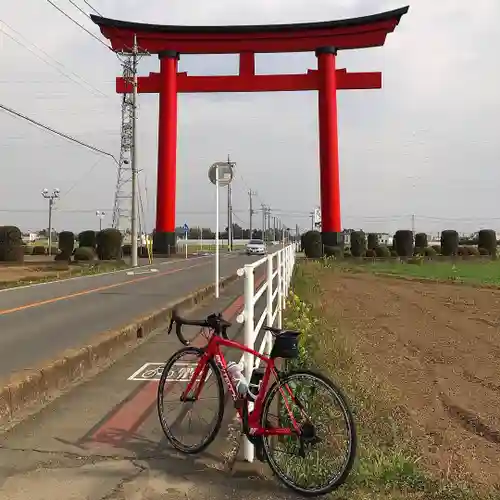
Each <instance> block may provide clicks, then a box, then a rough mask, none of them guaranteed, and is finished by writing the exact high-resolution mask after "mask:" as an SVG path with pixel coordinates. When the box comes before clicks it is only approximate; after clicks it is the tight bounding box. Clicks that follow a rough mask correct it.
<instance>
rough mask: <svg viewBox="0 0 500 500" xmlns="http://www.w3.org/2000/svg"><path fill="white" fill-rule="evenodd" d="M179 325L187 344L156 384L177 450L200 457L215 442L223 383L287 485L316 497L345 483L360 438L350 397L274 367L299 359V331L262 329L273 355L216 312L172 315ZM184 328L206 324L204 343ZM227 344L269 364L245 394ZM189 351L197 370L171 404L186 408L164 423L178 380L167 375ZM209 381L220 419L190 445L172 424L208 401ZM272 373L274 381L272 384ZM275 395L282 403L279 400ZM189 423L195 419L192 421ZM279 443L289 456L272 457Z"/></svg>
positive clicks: (309, 376)
mask: <svg viewBox="0 0 500 500" xmlns="http://www.w3.org/2000/svg"><path fill="white" fill-rule="evenodd" d="M174 324H175V325H176V334H177V337H178V338H179V340H180V342H181V343H182V344H184V345H185V346H187V347H184V348H181V349H180V350H179V351H177V352H176V353H175V354H174V355H173V356H172V357H171V358H170V359H169V360H168V361H167V363H166V364H165V367H164V369H163V372H162V375H161V378H160V382H159V387H158V398H157V406H158V416H159V419H160V423H161V426H162V429H163V432H164V433H165V436H166V438H167V439H168V441H169V442H170V443H171V445H172V446H173V447H174V448H175V449H177V450H178V451H181V452H183V453H187V454H195V453H199V452H201V451H203V450H204V449H205V448H207V446H209V445H210V444H211V443H212V442H213V440H214V439H215V438H216V436H217V434H218V432H219V430H220V428H221V424H222V419H223V415H224V407H225V401H226V400H225V392H224V383H225V385H226V386H227V388H228V390H229V393H230V395H231V397H232V399H233V402H234V406H235V408H236V411H237V413H238V415H239V417H240V420H241V422H242V431H243V433H244V435H245V436H246V437H247V439H248V440H249V441H250V442H251V443H252V444H253V445H254V446H255V451H256V456H257V458H258V459H259V460H260V461H263V462H267V463H268V465H269V466H270V468H271V469H272V471H273V472H274V474H275V475H276V476H277V477H278V478H279V479H280V480H281V481H282V482H283V484H285V485H286V486H287V487H288V488H290V489H292V490H294V491H296V492H297V493H300V494H302V495H303V496H308V497H313V496H321V495H325V494H327V493H329V492H331V491H332V490H334V489H335V488H337V487H339V486H340V485H341V484H343V483H344V482H345V480H346V479H347V477H348V475H349V473H350V471H351V469H352V465H353V462H354V457H355V453H356V442H357V440H356V430H355V425H354V419H353V416H352V413H351V410H350V408H349V405H348V403H347V400H346V398H345V396H344V395H343V393H342V391H341V390H340V389H339V388H338V387H337V386H336V385H335V384H334V383H333V382H332V381H331V380H329V379H328V378H327V377H325V376H324V375H322V374H319V373H315V372H313V371H309V370H292V371H281V370H279V369H278V367H277V365H276V360H277V359H278V358H281V359H284V360H291V359H294V358H297V356H298V338H299V335H300V332H296V331H291V330H282V329H278V328H272V327H263V329H264V330H265V331H268V332H270V333H271V334H272V335H273V337H274V343H273V347H272V350H271V353H270V355H269V356H266V355H264V354H260V353H259V352H257V351H255V350H253V349H250V348H248V347H246V346H245V345H243V344H240V343H239V342H236V341H234V340H230V339H229V337H228V335H227V330H228V328H229V327H230V326H231V323H230V322H228V321H226V320H225V319H223V318H222V315H221V314H211V315H210V316H208V317H207V318H206V319H203V320H191V319H186V318H181V317H180V316H179V315H178V314H177V313H176V312H174V313H173V315H172V319H171V322H170V326H169V329H168V334H170V333H171V331H172V328H173V325H174ZM184 325H192V326H198V327H200V328H202V329H206V330H205V331H206V332H207V334H206V338H207V340H208V343H207V344H206V345H205V346H204V347H202V348H200V347H194V346H191V345H190V344H191V342H190V341H189V340H187V339H186V338H185V337H184V336H183V333H182V327H183V326H184ZM221 347H227V348H232V349H237V350H239V351H243V352H246V353H250V354H252V355H253V356H255V357H256V358H259V359H260V360H261V362H263V363H264V364H265V369H260V368H257V369H254V371H253V373H252V378H251V380H250V381H249V383H250V385H249V390H248V391H247V392H246V394H243V395H242V394H241V390H240V391H239V390H238V384H237V381H235V380H234V379H232V378H231V376H230V373H229V372H228V363H227V362H226V359H225V357H224V354H223V353H222V351H221ZM185 356H188V357H189V356H192V357H194V358H195V361H191V363H193V367H195V368H194V371H193V372H192V376H191V378H190V380H189V381H188V382H187V387H186V388H185V389H184V390H182V391H180V396H176V397H173V399H172V402H174V403H177V404H179V403H180V404H181V405H182V410H181V415H180V417H178V418H177V419H176V420H175V422H174V424H173V425H169V424H167V421H166V418H167V413H166V411H165V403H164V397H165V396H169V395H170V394H171V393H172V392H173V390H174V385H176V384H177V382H175V381H171V382H170V381H169V380H168V374H169V373H170V370H171V369H172V367H173V366H174V364H175V363H176V362H178V361H179V360H180V359H182V358H183V357H185ZM209 378H210V380H211V381H212V382H214V383H215V386H214V389H213V390H212V391H209V393H210V396H209V397H207V399H206V401H207V403H208V402H209V401H215V402H216V405H215V406H216V409H215V412H216V414H215V417H214V418H213V419H212V422H211V423H210V424H209V425H210V431H209V432H208V435H206V436H205V437H203V438H202V440H201V441H199V442H195V443H194V444H186V443H184V442H182V441H181V440H180V438H179V437H177V436H175V435H174V431H173V428H174V427H175V426H176V425H179V422H180V420H181V421H182V420H183V419H184V418H185V417H186V415H187V413H188V412H190V411H192V408H193V406H194V404H195V403H196V402H198V401H201V400H202V398H201V393H202V390H203V389H204V388H206V386H207V381H208V380H209ZM271 378H273V379H274V381H271ZM304 382H308V383H313V384H314V385H315V388H314V389H313V390H312V391H306V390H305V389H304V387H303V383H304ZM207 390H208V389H207ZM321 392H325V393H326V394H327V395H328V396H329V397H330V399H331V402H330V403H327V402H326V403H325V402H321V401H320V400H319V396H320V393H321ZM280 396H281V398H280ZM275 397H277V398H278V401H275V400H274V398H275ZM334 408H338V409H336V410H334ZM203 411H205V410H203ZM331 414H333V415H334V419H335V420H336V421H338V420H342V425H343V427H344V430H345V432H346V443H345V446H344V447H343V448H344V449H343V452H341V451H340V446H339V441H338V440H337V434H336V433H335V432H334V430H333V428H332V427H330V426H328V425H325V424H324V423H323V420H324V419H325V417H326V416H328V415H331ZM203 420H204V422H205V423H208V422H207V421H206V420H205V419H203ZM189 422H190V423H192V420H189ZM321 431H325V432H324V434H325V435H324V436H323V437H320V432H321ZM196 434H197V432H196V431H195V430H193V429H191V428H190V431H189V433H188V435H189V437H193V436H195V435H196ZM273 443H277V444H280V445H283V447H284V450H283V451H282V452H280V453H282V454H283V455H284V457H285V458H284V460H282V459H280V458H279V457H278V458H276V457H275V456H274V455H273V453H272V449H271V445H272V444H273ZM321 447H323V448H325V449H326V451H327V452H333V455H334V458H333V460H330V459H328V458H325V457H324V456H323V455H321V456H320V449H321ZM299 459H302V460H304V462H305V463H302V462H301V464H300V465H298V461H299ZM339 462H340V463H339ZM335 464H337V465H335ZM294 465H298V477H292V473H291V469H292V466H294ZM314 473H319V478H317V479H314V478H313V477H312V475H313V474H314Z"/></svg>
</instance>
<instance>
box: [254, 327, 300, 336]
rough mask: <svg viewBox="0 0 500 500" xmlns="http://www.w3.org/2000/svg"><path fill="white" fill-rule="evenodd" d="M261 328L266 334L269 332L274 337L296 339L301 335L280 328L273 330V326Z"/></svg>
mask: <svg viewBox="0 0 500 500" xmlns="http://www.w3.org/2000/svg"><path fill="white" fill-rule="evenodd" d="M262 328H263V330H265V331H266V332H271V333H272V334H273V335H274V336H275V337H279V336H280V335H290V336H295V337H298V336H299V335H300V334H301V332H297V331H295V330H283V329H282V328H274V327H273V326H263V327H262Z"/></svg>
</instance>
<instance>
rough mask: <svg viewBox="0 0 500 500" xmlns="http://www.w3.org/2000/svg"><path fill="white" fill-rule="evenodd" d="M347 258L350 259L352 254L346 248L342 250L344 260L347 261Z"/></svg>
mask: <svg viewBox="0 0 500 500" xmlns="http://www.w3.org/2000/svg"><path fill="white" fill-rule="evenodd" d="M349 257H352V253H351V250H350V249H349V248H346V249H345V250H344V258H345V259H348V258H349Z"/></svg>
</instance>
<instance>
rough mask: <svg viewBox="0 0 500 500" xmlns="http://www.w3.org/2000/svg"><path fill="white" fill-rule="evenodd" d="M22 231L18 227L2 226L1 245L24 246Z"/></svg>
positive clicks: (0, 233)
mask: <svg viewBox="0 0 500 500" xmlns="http://www.w3.org/2000/svg"><path fill="white" fill-rule="evenodd" d="M22 244H23V238H22V234H21V230H20V229H19V228H18V227H16V226H0V245H11V246H16V245H22Z"/></svg>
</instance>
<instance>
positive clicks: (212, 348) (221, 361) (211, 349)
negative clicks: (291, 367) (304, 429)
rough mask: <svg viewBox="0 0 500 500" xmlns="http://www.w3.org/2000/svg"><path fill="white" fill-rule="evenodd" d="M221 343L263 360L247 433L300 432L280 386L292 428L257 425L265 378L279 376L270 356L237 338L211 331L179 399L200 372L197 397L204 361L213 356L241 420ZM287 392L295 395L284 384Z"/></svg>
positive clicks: (203, 378) (204, 376)
mask: <svg viewBox="0 0 500 500" xmlns="http://www.w3.org/2000/svg"><path fill="white" fill-rule="evenodd" d="M221 346H224V347H229V348H232V349H237V350H239V351H243V352H247V353H250V354H253V355H254V356H256V357H258V358H260V360H261V361H263V362H264V363H265V364H266V369H265V372H264V377H263V379H262V384H261V386H260V390H259V393H258V395H257V399H256V400H255V401H254V408H253V410H252V411H251V412H250V413H249V414H248V431H246V432H245V433H246V434H248V435H251V436H259V437H260V436H290V435H296V434H300V427H299V425H298V424H297V421H296V420H295V417H294V416H293V412H292V411H291V409H290V406H289V404H288V402H287V399H286V397H285V394H284V391H283V389H282V388H281V387H280V389H279V391H280V393H281V395H282V396H283V399H284V402H285V406H286V409H287V411H288V414H289V415H290V417H291V421H292V426H293V429H291V428H272V429H267V428H264V427H261V425H260V417H261V413H262V405H263V403H264V398H265V396H266V394H267V389H268V386H269V382H270V379H271V375H273V376H274V379H275V380H278V379H279V375H278V371H277V370H276V366H275V362H274V359H272V358H269V357H267V356H264V355H263V354H260V353H259V352H258V351H255V350H253V349H250V348H249V347H246V346H244V345H243V344H240V343H239V342H235V341H233V340H226V339H224V338H222V337H220V336H217V335H213V336H212V337H211V338H210V340H209V342H208V344H207V346H206V347H205V353H204V355H203V356H202V357H201V359H200V361H199V362H198V365H197V367H196V369H195V371H194V373H193V375H192V376H191V380H190V381H189V384H188V386H187V387H186V390H185V391H184V392H183V393H182V395H181V400H186V399H187V395H188V394H190V392H191V390H192V389H193V387H194V385H195V383H196V380H197V379H198V377H199V376H200V374H202V376H201V377H200V378H199V385H198V387H197V388H196V391H195V394H194V397H195V399H197V398H198V397H199V395H200V393H201V390H202V389H203V386H204V384H205V378H206V376H207V372H208V361H209V360H210V359H214V360H215V363H216V364H217V366H218V368H219V370H220V372H221V375H222V378H223V379H224V382H225V383H226V386H227V387H228V389H229V391H230V393H231V397H232V398H233V401H234V403H235V408H236V411H237V412H238V415H239V417H240V419H242V420H243V422H244V423H245V420H244V418H243V417H244V411H243V410H242V408H241V407H239V406H238V405H237V403H238V402H239V401H241V400H242V398H241V397H240V396H238V393H237V391H236V388H235V387H234V384H233V382H232V381H231V378H230V377H229V374H228V371H227V363H226V360H225V358H224V355H223V354H222V352H221V349H220V348H221ZM287 392H288V393H289V396H290V397H291V399H292V400H293V401H294V402H295V398H294V396H293V393H292V391H291V390H290V388H289V387H288V385H287ZM243 403H244V404H246V405H248V400H246V399H245V400H243Z"/></svg>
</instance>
